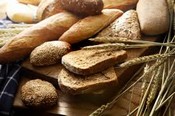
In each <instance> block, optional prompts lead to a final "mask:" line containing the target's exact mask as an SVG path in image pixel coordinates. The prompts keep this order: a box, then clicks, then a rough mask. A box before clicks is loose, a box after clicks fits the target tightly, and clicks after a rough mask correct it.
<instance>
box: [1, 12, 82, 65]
mask: <svg viewBox="0 0 175 116" xmlns="http://www.w3.org/2000/svg"><path fill="white" fill-rule="evenodd" d="M78 20H79V19H78V18H77V17H76V16H75V15H73V14H70V13H68V12H62V13H58V14H56V15H53V16H51V17H49V18H47V19H45V20H43V21H41V22H39V23H37V24H35V25H34V26H32V27H30V28H28V29H26V30H24V31H22V32H21V33H19V34H18V35H17V36H15V37H13V39H12V40H11V41H9V42H7V43H6V44H5V45H4V46H3V47H2V48H0V63H7V62H12V61H16V60H19V59H21V58H23V57H25V56H27V55H29V54H30V53H31V51H32V50H33V49H34V48H35V47H37V46H39V45H40V44H42V43H44V42H46V41H51V40H55V39H57V38H59V37H60V36H61V35H62V34H63V33H64V32H65V31H66V30H68V29H69V28H70V27H71V26H72V25H73V24H74V23H76V22H77V21H78Z"/></svg>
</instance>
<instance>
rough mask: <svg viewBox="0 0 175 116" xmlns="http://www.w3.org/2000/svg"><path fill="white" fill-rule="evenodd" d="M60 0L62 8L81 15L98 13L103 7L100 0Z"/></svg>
mask: <svg viewBox="0 0 175 116" xmlns="http://www.w3.org/2000/svg"><path fill="white" fill-rule="evenodd" d="M60 1H61V5H62V7H63V8H64V9H66V10H68V11H70V12H73V13H75V14H77V15H82V16H88V15H97V14H100V13H101V11H102V9H103V1H102V0H60Z"/></svg>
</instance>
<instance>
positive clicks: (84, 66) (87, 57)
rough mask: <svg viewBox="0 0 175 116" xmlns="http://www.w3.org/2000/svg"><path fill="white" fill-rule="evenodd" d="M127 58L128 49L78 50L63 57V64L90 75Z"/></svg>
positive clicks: (77, 71) (71, 69) (70, 69)
mask: <svg viewBox="0 0 175 116" xmlns="http://www.w3.org/2000/svg"><path fill="white" fill-rule="evenodd" d="M126 58H127V54H126V51H124V50H121V51H103V50H77V51H72V52H70V53H68V54H66V55H64V56H63V57H62V60H61V62H62V64H63V65H64V67H65V68H66V69H68V70H69V71H70V72H73V73H76V74H79V75H90V74H95V73H97V72H100V71H103V70H104V69H107V68H109V67H111V66H113V65H115V64H117V63H120V62H123V61H124V60H125V59H126Z"/></svg>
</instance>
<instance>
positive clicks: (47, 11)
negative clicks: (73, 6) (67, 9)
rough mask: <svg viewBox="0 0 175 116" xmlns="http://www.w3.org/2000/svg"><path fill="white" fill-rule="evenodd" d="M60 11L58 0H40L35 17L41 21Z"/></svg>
mask: <svg viewBox="0 0 175 116" xmlns="http://www.w3.org/2000/svg"><path fill="white" fill-rule="evenodd" d="M62 11H63V9H62V7H61V4H60V0H42V1H41V2H40V4H39V6H38V9H37V13H36V18H37V20H38V21H41V20H43V19H45V18H47V17H50V16H52V15H54V14H57V13H60V12H62Z"/></svg>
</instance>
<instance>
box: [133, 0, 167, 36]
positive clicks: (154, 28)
mask: <svg viewBox="0 0 175 116" xmlns="http://www.w3.org/2000/svg"><path fill="white" fill-rule="evenodd" d="M136 10H137V13H138V18H139V22H140V27H141V31H142V33H144V34H146V35H157V34H162V33H165V32H166V31H168V28H169V12H168V5H167V1H166V0H139V2H138V4H137V9H136Z"/></svg>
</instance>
